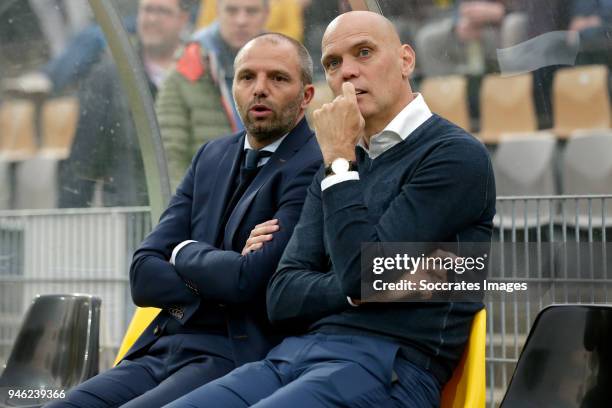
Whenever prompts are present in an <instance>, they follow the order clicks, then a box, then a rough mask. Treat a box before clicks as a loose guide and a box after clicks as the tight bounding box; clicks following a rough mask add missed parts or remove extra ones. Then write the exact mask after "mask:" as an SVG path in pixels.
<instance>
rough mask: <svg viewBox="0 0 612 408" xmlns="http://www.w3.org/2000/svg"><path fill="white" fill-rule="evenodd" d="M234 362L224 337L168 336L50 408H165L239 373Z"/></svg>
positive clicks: (48, 406) (206, 335)
mask: <svg viewBox="0 0 612 408" xmlns="http://www.w3.org/2000/svg"><path fill="white" fill-rule="evenodd" d="M230 356H231V349H230V344H229V340H228V339H227V338H226V337H223V336H218V335H210V334H174V335H165V336H162V337H160V338H159V339H158V340H157V341H156V342H155V343H154V344H153V345H152V346H151V347H150V348H149V350H148V352H147V353H146V354H145V355H143V356H139V357H136V358H134V359H133V360H123V361H122V362H121V363H120V364H119V365H117V366H116V367H114V368H111V369H110V370H108V371H106V372H103V373H101V374H99V375H97V376H95V377H93V378H90V379H89V380H87V381H85V382H84V383H82V384H80V385H78V386H77V387H75V388H73V389H72V390H70V392H68V394H67V396H66V399H64V400H61V401H54V402H51V403H50V404H48V405H46V407H47V408H60V407H62V408H68V407H70V408H77V407H78V408H103V407H104V408H106V407H129V408H136V407H142V408H145V407H147V408H154V407H161V406H163V405H164V404H167V403H168V402H170V401H174V400H175V399H177V398H179V397H180V396H182V395H185V394H187V393H188V392H190V391H192V390H194V389H196V388H198V387H199V386H201V385H203V384H206V383H208V382H209V381H212V380H214V379H217V378H219V377H221V376H223V375H225V374H227V373H229V372H230V371H231V370H233V369H234V368H235V365H234V362H233V361H232V360H231V359H230V358H229V357H230Z"/></svg>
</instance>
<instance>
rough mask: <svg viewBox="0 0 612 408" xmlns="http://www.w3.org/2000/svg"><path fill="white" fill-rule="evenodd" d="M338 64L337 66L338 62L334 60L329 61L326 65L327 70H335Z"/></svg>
mask: <svg viewBox="0 0 612 408" xmlns="http://www.w3.org/2000/svg"><path fill="white" fill-rule="evenodd" d="M338 64H339V62H338V60H335V59H334V60H330V61H329V62H328V63H327V68H336V67H337V66H338Z"/></svg>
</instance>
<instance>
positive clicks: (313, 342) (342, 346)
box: [166, 333, 440, 408]
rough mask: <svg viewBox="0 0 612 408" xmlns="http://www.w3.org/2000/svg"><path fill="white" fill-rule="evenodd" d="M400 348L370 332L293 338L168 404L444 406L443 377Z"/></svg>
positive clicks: (309, 407) (228, 406)
mask: <svg viewBox="0 0 612 408" xmlns="http://www.w3.org/2000/svg"><path fill="white" fill-rule="evenodd" d="M398 349H399V347H398V346H397V345H396V344H394V343H392V342H389V341H386V340H381V339H378V338H372V337H365V336H347V335H327V334H320V333H317V334H309V335H306V336H301V337H289V338H287V339H285V340H284V341H283V342H282V343H281V344H280V345H278V346H277V347H276V348H274V349H273V350H272V351H270V353H269V354H268V355H267V357H266V359H265V360H263V361H259V362H255V363H250V364H245V365H244V366H242V367H239V368H237V369H236V370H234V371H232V372H231V373H230V374H228V375H226V376H225V377H223V378H220V379H218V380H216V381H213V382H211V383H209V384H207V385H205V386H203V387H200V388H198V389H197V390H195V391H193V392H191V393H189V394H188V395H186V396H184V397H182V398H180V399H178V400H176V401H174V402H173V403H171V404H169V405H167V406H166V408H179V407H180V408H184V407H223V408H234V407H236V408H238V407H240V408H243V407H258V408H264V407H265V408H268V407H279V408H283V407H291V408H301V407H304V408H317V407H351V408H353V407H368V408H370V407H377V408H379V407H415V408H426V407H437V406H439V404H440V385H439V383H438V381H437V380H436V379H435V377H434V376H433V375H432V374H430V373H428V372H427V371H426V370H423V369H421V368H418V367H417V366H415V365H414V364H412V363H410V362H409V361H407V360H406V359H404V358H403V357H402V356H401V353H399V352H398ZM393 373H395V374H396V377H397V378H396V379H395V378H394V377H395V376H394V375H393Z"/></svg>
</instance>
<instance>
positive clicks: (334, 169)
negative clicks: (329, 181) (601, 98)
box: [325, 157, 357, 177]
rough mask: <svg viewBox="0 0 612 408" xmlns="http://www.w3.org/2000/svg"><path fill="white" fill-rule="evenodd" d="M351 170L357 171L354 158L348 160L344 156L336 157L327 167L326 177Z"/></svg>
mask: <svg viewBox="0 0 612 408" xmlns="http://www.w3.org/2000/svg"><path fill="white" fill-rule="evenodd" d="M349 171H357V163H355V162H354V161H352V160H347V159H344V158H342V157H338V158H337V159H334V161H333V162H331V164H330V165H329V166H327V167H325V177H327V176H331V175H338V174H344V173H348V172H349Z"/></svg>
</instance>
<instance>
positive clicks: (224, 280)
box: [130, 151, 319, 322]
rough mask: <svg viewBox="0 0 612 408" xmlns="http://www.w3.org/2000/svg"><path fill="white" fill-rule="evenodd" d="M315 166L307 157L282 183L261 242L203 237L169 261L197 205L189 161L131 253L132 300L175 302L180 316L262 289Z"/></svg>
mask: <svg viewBox="0 0 612 408" xmlns="http://www.w3.org/2000/svg"><path fill="white" fill-rule="evenodd" d="M201 152H202V151H200V152H199V153H198V155H197V156H196V159H194V163H196V161H197V160H198V156H200V155H201ZM318 166H319V162H313V163H311V164H310V165H308V166H307V167H305V168H303V169H301V171H299V172H298V174H296V175H295V177H293V179H292V181H291V183H289V184H288V185H287V186H286V187H285V188H284V189H283V191H282V193H281V200H280V202H279V205H278V209H277V211H276V213H275V214H274V218H275V219H277V220H278V231H277V232H276V233H275V234H274V239H273V240H272V241H271V242H269V243H267V245H265V246H264V247H263V248H261V249H259V250H254V251H249V252H248V253H245V255H242V254H241V253H239V252H235V251H228V250H221V249H218V248H216V247H215V246H214V245H211V244H210V243H207V242H194V243H191V244H189V245H187V246H185V247H184V248H182V249H181V250H180V252H179V253H178V255H177V256H176V259H175V264H174V265H172V264H170V262H169V259H170V257H171V254H172V250H173V249H174V247H175V246H176V245H178V244H179V243H181V242H183V241H185V240H188V239H192V238H193V237H192V236H191V214H192V207H193V206H194V205H196V206H197V205H203V204H200V203H195V202H194V201H193V196H192V195H191V192H192V191H193V183H194V171H193V168H194V167H195V166H194V165H192V167H191V168H190V169H189V171H188V173H187V175H186V177H185V179H184V180H183V182H182V183H181V186H180V187H179V188H178V190H177V194H176V195H175V196H173V198H172V199H171V201H170V204H169V206H168V209H167V210H166V211H165V212H164V213H163V214H162V217H161V219H160V222H159V224H158V225H157V226H156V227H155V229H154V230H153V232H151V233H150V234H149V236H147V238H146V239H145V240H144V242H143V243H142V245H141V247H140V248H139V249H138V250H137V251H136V253H135V254H134V259H133V262H132V266H131V269H130V284H131V289H132V297H133V299H134V303H136V304H137V305H138V306H153V307H159V308H170V307H177V306H178V307H181V308H183V310H184V314H183V317H182V318H181V319H179V320H180V321H181V322H184V321H186V320H187V319H189V317H190V316H191V315H193V313H194V312H195V311H196V310H197V309H198V306H199V304H200V302H201V301H215V302H219V303H246V302H250V301H251V300H253V298H255V297H256V296H258V295H261V294H263V291H264V289H265V287H266V284H267V281H268V279H269V277H270V275H271V274H272V273H273V272H274V270H275V269H276V265H277V263H278V260H279V259H280V257H281V254H282V252H283V250H284V248H285V245H286V244H287V241H288V240H289V237H290V236H291V232H292V231H293V228H294V226H295V224H296V222H297V220H298V218H299V214H300V210H301V208H302V203H303V201H304V197H305V194H306V188H307V186H308V184H309V183H310V181H311V180H312V176H313V174H314V172H315V171H316V169H317V168H318Z"/></svg>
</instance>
